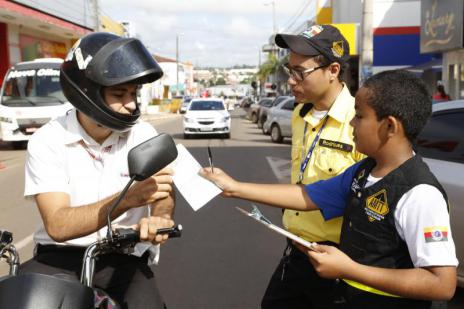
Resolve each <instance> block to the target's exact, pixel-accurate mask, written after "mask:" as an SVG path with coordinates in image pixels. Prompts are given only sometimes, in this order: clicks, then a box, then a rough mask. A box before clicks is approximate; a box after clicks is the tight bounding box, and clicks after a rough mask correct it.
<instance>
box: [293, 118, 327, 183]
mask: <svg viewBox="0 0 464 309" xmlns="http://www.w3.org/2000/svg"><path fill="white" fill-rule="evenodd" d="M328 119H329V115H328V113H327V115H326V116H325V119H324V123H323V124H322V126H321V128H320V129H319V132H317V134H316V137H315V138H314V140H313V143H312V144H311V147H309V149H308V153H307V154H306V158H305V159H304V161H303V162H301V165H300V176H299V177H298V183H301V181H302V180H303V174H304V171H305V170H306V167H307V166H308V163H309V160H310V159H311V156H312V154H313V150H314V148H315V147H316V144H317V141H318V140H319V137H321V133H322V130H324V127H325V125H326V123H327V120H328ZM307 130H308V123H307V122H305V128H304V133H303V155H304V150H305V146H306V145H305V144H306V131H307Z"/></svg>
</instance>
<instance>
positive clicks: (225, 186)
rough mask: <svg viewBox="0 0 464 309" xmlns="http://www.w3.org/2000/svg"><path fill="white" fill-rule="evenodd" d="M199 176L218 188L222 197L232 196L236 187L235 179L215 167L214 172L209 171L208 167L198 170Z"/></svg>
mask: <svg viewBox="0 0 464 309" xmlns="http://www.w3.org/2000/svg"><path fill="white" fill-rule="evenodd" d="M199 174H200V176H202V177H204V178H206V179H208V180H209V181H211V182H213V183H214V184H215V185H216V186H218V187H219V188H220V189H221V190H222V191H223V192H222V195H224V196H228V197H230V196H232V193H233V192H234V191H235V188H236V186H237V181H235V179H233V178H232V177H230V176H229V175H227V174H226V173H225V172H224V171H223V170H221V169H220V168H217V167H214V172H212V171H211V168H210V167H205V168H203V169H201V170H200V173H199Z"/></svg>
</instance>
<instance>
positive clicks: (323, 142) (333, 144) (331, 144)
mask: <svg viewBox="0 0 464 309" xmlns="http://www.w3.org/2000/svg"><path fill="white" fill-rule="evenodd" d="M319 146H322V147H327V148H332V149H337V150H341V151H345V152H351V150H353V146H352V145H350V144H345V143H340V142H337V141H331V140H328V139H323V138H321V139H320V140H319Z"/></svg>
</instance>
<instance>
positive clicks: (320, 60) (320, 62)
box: [313, 54, 348, 82]
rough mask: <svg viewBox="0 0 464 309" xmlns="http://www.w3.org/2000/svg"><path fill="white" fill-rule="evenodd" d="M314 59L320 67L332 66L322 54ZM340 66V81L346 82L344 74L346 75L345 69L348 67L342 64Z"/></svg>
mask: <svg viewBox="0 0 464 309" xmlns="http://www.w3.org/2000/svg"><path fill="white" fill-rule="evenodd" d="M313 59H314V62H316V63H317V64H318V65H329V64H331V62H330V60H329V59H327V57H325V56H324V55H322V54H320V55H317V56H315V57H314V58H313ZM338 64H340V72H338V80H339V81H341V82H343V81H344V80H343V74H344V73H345V69H346V67H347V66H348V65H347V64H346V63H340V62H339V63H338Z"/></svg>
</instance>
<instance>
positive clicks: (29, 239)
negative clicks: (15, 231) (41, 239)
mask: <svg viewBox="0 0 464 309" xmlns="http://www.w3.org/2000/svg"><path fill="white" fill-rule="evenodd" d="M33 238H34V234H31V235H29V236H27V237H26V238H24V239H21V240H20V241H18V242H17V243H15V248H16V250H21V249H22V248H24V247H26V246H27V245H28V244H29V243H31V242H32V239H33Z"/></svg>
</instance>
